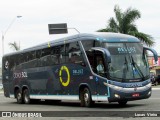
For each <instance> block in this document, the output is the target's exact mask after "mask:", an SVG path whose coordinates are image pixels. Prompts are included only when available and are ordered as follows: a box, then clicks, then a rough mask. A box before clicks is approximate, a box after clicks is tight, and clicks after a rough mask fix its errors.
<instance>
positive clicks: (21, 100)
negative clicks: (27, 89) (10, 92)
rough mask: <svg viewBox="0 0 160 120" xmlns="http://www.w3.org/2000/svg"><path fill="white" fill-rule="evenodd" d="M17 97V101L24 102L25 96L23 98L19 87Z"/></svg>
mask: <svg viewBox="0 0 160 120" xmlns="http://www.w3.org/2000/svg"><path fill="white" fill-rule="evenodd" d="M16 99H17V103H19V104H22V103H24V101H23V98H22V93H21V91H20V90H19V89H18V90H16Z"/></svg>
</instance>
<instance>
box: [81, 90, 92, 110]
mask: <svg viewBox="0 0 160 120" xmlns="http://www.w3.org/2000/svg"><path fill="white" fill-rule="evenodd" d="M80 99H81V106H82V107H91V105H92V103H93V101H92V98H91V93H90V91H89V89H88V88H84V89H83V90H82V91H81V93H80Z"/></svg>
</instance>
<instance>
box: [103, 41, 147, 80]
mask: <svg viewBox="0 0 160 120" xmlns="http://www.w3.org/2000/svg"><path fill="white" fill-rule="evenodd" d="M113 44H114V45H113ZM105 45H106V46H105V47H107V49H108V50H109V51H110V53H111V63H110V65H109V74H110V77H111V78H114V79H116V80H119V81H134V80H135V79H136V80H143V79H144V77H148V76H149V67H148V64H147V60H146V58H145V56H144V55H143V47H142V45H141V44H138V43H106V44H105Z"/></svg>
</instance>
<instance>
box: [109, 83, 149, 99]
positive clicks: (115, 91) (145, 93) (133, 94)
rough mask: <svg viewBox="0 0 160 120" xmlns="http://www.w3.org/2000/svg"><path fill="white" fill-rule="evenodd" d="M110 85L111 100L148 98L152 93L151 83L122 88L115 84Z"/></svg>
mask: <svg viewBox="0 0 160 120" xmlns="http://www.w3.org/2000/svg"><path fill="white" fill-rule="evenodd" d="M108 87H109V92H110V96H109V98H108V101H109V102H118V101H133V100H140V99H147V98H149V97H150V96H151V93H152V89H151V83H149V84H147V85H146V86H143V87H134V88H121V87H118V86H114V85H110V86H108Z"/></svg>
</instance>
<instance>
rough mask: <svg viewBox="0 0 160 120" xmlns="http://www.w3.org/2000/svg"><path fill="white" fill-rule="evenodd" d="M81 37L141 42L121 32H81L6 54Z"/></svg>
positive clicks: (75, 39)
mask: <svg viewBox="0 0 160 120" xmlns="http://www.w3.org/2000/svg"><path fill="white" fill-rule="evenodd" d="M79 38H81V40H85V38H87V39H94V40H99V41H102V42H112V43H113V42H140V40H139V39H138V38H136V37H134V36H130V35H126V34H121V33H110V32H95V33H90V34H88V33H80V34H76V35H72V36H69V37H64V38H60V39H56V40H52V41H49V42H46V43H43V44H40V45H37V46H33V47H30V48H27V49H24V50H20V51H17V52H14V53H9V54H6V55H4V56H9V55H14V54H21V53H25V52H29V51H33V50H38V49H43V48H47V47H48V43H49V44H50V45H51V46H53V45H59V44H62V43H64V41H66V42H69V41H72V42H73V41H78V40H79Z"/></svg>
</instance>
